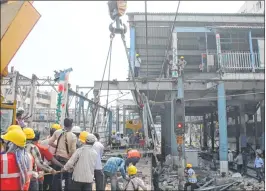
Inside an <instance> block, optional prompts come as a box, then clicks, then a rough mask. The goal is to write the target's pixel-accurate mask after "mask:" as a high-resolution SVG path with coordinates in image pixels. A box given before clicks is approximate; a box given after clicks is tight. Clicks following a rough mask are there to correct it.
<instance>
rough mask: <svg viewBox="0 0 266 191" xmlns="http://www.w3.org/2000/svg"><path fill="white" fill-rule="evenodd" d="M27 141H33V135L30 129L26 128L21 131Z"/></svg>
mask: <svg viewBox="0 0 266 191" xmlns="http://www.w3.org/2000/svg"><path fill="white" fill-rule="evenodd" d="M23 132H24V133H25V135H26V138H27V139H34V137H35V133H34V131H33V129H32V128H29V127H26V128H24V129H23Z"/></svg>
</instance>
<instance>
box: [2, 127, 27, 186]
mask: <svg viewBox="0 0 266 191" xmlns="http://www.w3.org/2000/svg"><path fill="white" fill-rule="evenodd" d="M1 145H2V148H1V157H0V158H1V159H0V160H1V167H2V168H1V184H0V190H25V189H24V188H25V187H24V186H25V185H26V184H27V182H28V183H29V181H28V180H29V174H28V173H27V172H28V171H29V170H30V168H29V165H28V164H30V159H29V156H28V155H27V154H26V152H25V145H26V136H25V134H24V133H23V131H22V130H20V129H13V130H10V131H8V132H7V133H6V134H5V135H1ZM4 161H5V162H4ZM4 169H8V170H6V171H5V170H4Z"/></svg>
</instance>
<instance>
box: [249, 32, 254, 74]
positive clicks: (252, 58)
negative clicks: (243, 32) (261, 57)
mask: <svg viewBox="0 0 266 191" xmlns="http://www.w3.org/2000/svg"><path fill="white" fill-rule="evenodd" d="M248 40H249V51H250V54H251V66H252V72H255V56H254V52H253V44H252V35H251V31H249V33H248Z"/></svg>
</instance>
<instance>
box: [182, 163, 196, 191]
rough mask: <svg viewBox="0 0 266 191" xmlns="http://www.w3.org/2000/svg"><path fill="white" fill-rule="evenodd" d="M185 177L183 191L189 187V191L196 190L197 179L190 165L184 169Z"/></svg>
mask: <svg viewBox="0 0 266 191" xmlns="http://www.w3.org/2000/svg"><path fill="white" fill-rule="evenodd" d="M185 175H186V176H187V182H186V183H185V185H184V190H185V191H186V190H187V187H188V186H191V190H194V189H196V188H197V177H196V174H195V171H194V170H193V169H192V164H189V163H188V164H187V166H186V169H185Z"/></svg>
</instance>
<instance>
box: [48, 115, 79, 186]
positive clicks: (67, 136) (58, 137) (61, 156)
mask: <svg viewBox="0 0 266 191" xmlns="http://www.w3.org/2000/svg"><path fill="white" fill-rule="evenodd" d="M72 123H73V120H72V119H69V118H65V119H64V129H59V130H56V131H55V132H54V134H53V136H52V137H51V138H50V139H49V145H50V146H51V147H54V148H55V154H54V156H55V158H56V159H57V160H58V161H59V162H60V163H61V164H63V165H65V164H66V163H67V161H68V160H69V159H70V157H71V156H72V155H73V153H74V152H75V151H76V146H77V145H76V144H77V137H76V135H75V134H74V133H72V132H71V130H72ZM55 142H56V144H55ZM54 169H56V170H61V168H60V167H59V166H54ZM61 175H62V174H56V175H55V176H54V178H53V184H52V185H53V186H52V190H62V179H63V180H65V188H64V191H68V190H69V186H70V184H71V177H72V173H69V172H64V173H63V176H61Z"/></svg>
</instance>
